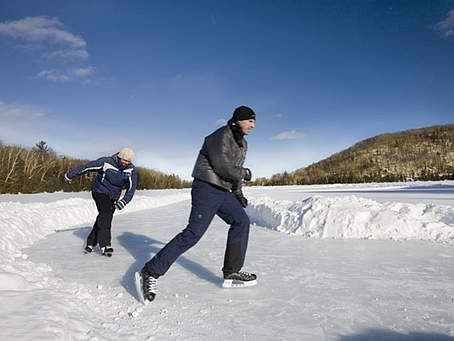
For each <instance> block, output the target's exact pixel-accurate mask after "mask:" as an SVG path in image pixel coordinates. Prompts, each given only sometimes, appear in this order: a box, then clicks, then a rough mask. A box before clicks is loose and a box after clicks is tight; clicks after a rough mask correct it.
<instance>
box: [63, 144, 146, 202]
mask: <svg viewBox="0 0 454 341" xmlns="http://www.w3.org/2000/svg"><path fill="white" fill-rule="evenodd" d="M87 172H98V175H97V176H96V178H95V180H94V181H93V185H92V187H91V190H92V191H93V192H98V193H105V194H107V195H108V196H109V197H110V198H111V199H112V200H115V201H117V200H118V199H119V198H120V195H121V191H122V190H123V189H126V192H125V195H124V196H123V198H122V200H124V201H125V202H126V203H128V202H130V201H131V199H132V197H133V196H134V192H135V191H136V185H137V171H136V167H135V166H134V165H133V164H132V163H130V164H129V165H127V166H123V165H122V164H121V162H120V160H119V159H118V153H117V154H115V155H112V156H107V157H101V158H99V159H98V160H95V161H90V162H89V163H87V164H86V165H83V166H80V167H76V168H74V169H71V170H70V171H69V172H68V173H67V174H66V176H67V177H68V178H69V179H73V178H74V177H76V176H78V175H82V174H84V173H87Z"/></svg>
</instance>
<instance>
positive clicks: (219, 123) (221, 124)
mask: <svg viewBox="0 0 454 341" xmlns="http://www.w3.org/2000/svg"><path fill="white" fill-rule="evenodd" d="M225 124H227V120H225V119H223V118H220V119H219V120H217V121H216V125H217V126H223V125H225Z"/></svg>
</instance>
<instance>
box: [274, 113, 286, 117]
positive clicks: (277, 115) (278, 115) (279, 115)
mask: <svg viewBox="0 0 454 341" xmlns="http://www.w3.org/2000/svg"><path fill="white" fill-rule="evenodd" d="M283 116H284V115H282V114H281V113H279V114H276V115H274V117H276V118H282V117H283Z"/></svg>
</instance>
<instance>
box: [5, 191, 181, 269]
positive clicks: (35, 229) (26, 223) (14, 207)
mask: <svg viewBox="0 0 454 341" xmlns="http://www.w3.org/2000/svg"><path fill="white" fill-rule="evenodd" d="M187 199H189V194H188V193H177V194H170V195H162V196H158V197H150V196H145V195H143V196H135V197H134V200H133V201H132V202H131V203H130V204H129V205H128V206H126V208H125V209H123V210H122V211H118V212H116V213H115V214H125V213H131V212H135V211H139V210H143V209H148V208H154V207H159V206H164V205H168V204H172V203H175V202H179V201H183V200H187ZM96 215H97V210H96V206H95V204H94V201H93V200H92V199H81V198H72V199H63V200H58V201H55V202H50V203H42V202H36V203H25V204H24V203H18V202H0V220H1V222H2V223H1V225H0V258H1V259H2V260H3V261H5V260H12V259H13V258H14V257H17V256H18V254H19V255H20V250H21V249H22V248H26V247H29V246H30V245H32V244H33V243H34V242H36V241H37V240H39V239H41V238H43V237H45V236H46V235H48V234H49V233H52V232H55V230H56V229H68V228H71V227H74V226H77V225H80V224H84V223H89V224H92V223H93V220H94V219H95V217H96ZM3 261H2V265H4V263H5V262H3Z"/></svg>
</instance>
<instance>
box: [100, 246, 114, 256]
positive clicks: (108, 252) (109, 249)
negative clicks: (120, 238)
mask: <svg viewBox="0 0 454 341" xmlns="http://www.w3.org/2000/svg"><path fill="white" fill-rule="evenodd" d="M101 251H102V255H103V256H107V257H112V254H113V251H114V250H113V248H112V246H105V247H102V248H101Z"/></svg>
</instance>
